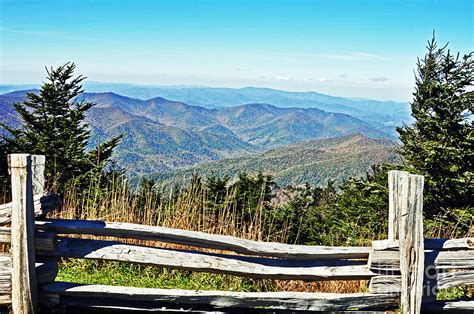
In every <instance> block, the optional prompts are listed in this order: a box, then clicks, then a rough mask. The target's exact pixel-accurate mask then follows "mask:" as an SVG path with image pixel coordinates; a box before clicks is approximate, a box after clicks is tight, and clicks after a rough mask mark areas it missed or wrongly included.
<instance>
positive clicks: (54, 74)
mask: <svg viewBox="0 0 474 314" xmlns="http://www.w3.org/2000/svg"><path fill="white" fill-rule="evenodd" d="M74 69H75V65H74V63H66V64H65V65H63V66H60V67H58V68H56V69H53V68H51V69H49V70H48V69H46V71H47V81H46V82H45V83H44V84H43V86H42V87H41V89H40V91H39V93H38V94H35V93H28V94H27V100H26V101H24V102H23V103H17V104H15V105H14V106H15V110H16V111H17V112H18V114H19V115H20V117H21V118H22V120H23V126H22V127H21V128H20V129H13V128H11V127H9V126H7V125H2V126H3V127H4V128H5V129H6V130H7V131H8V132H9V133H11V136H3V138H2V140H3V142H4V143H5V144H6V146H7V150H8V151H9V152H10V153H14V152H23V153H32V154H44V155H46V161H47V165H46V171H47V175H48V178H49V183H50V188H59V189H61V188H63V187H64V185H65V184H66V183H68V182H70V181H71V180H72V179H74V180H75V181H76V182H75V184H76V186H77V185H78V181H80V180H83V179H85V178H90V176H93V175H96V174H98V173H99V174H100V172H101V171H102V170H103V168H104V166H105V165H106V164H107V162H108V161H109V160H110V157H111V154H112V151H113V149H114V148H115V147H116V146H117V145H118V143H119V140H120V137H116V138H113V139H111V140H110V141H105V142H103V143H100V144H99V145H97V147H95V148H94V149H92V150H88V141H89V139H90V136H91V133H90V129H89V126H88V124H87V123H86V122H85V121H84V119H85V115H86V112H87V110H89V109H90V108H91V107H92V106H94V105H95V104H94V103H92V102H87V101H84V100H81V101H79V100H78V96H80V95H81V93H83V90H82V86H81V82H82V81H83V80H84V79H85V77H83V76H81V75H79V76H77V77H74V76H73V75H74V74H73V73H74Z"/></svg>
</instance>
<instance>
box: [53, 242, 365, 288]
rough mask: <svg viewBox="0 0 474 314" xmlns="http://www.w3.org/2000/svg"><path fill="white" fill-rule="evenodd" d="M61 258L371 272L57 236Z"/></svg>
mask: <svg viewBox="0 0 474 314" xmlns="http://www.w3.org/2000/svg"><path fill="white" fill-rule="evenodd" d="M57 255H58V256H61V257H73V258H86V259H98V260H111V261H123V262H134V263H141V264H149V265H156V266H160V267H167V268H174V269H186V270H192V271H200V272H212V273H223V274H230V275H236V276H246V277H254V278H274V279H301V280H333V279H353V280H357V279H368V278H370V277H372V276H373V275H374V273H372V272H371V271H370V270H369V269H368V266H367V263H366V262H365V261H359V260H358V261H351V260H284V259H273V258H262V257H252V256H236V255H226V254H212V253H205V252H197V251H182V250H172V249H163V248H154V247H144V246H137V245H129V244H124V243H120V242H114V241H101V240H89V239H72V238H59V239H58V248H57Z"/></svg>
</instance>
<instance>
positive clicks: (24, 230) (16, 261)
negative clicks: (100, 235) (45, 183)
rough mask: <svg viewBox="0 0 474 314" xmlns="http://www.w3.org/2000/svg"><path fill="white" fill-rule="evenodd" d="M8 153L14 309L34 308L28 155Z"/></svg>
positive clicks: (33, 253) (32, 221)
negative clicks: (10, 188) (10, 190)
mask: <svg viewBox="0 0 474 314" xmlns="http://www.w3.org/2000/svg"><path fill="white" fill-rule="evenodd" d="M9 157H10V171H11V185H12V205H13V206H12V218H11V232H12V237H11V238H12V239H11V251H12V265H13V268H12V308H13V312H14V313H35V312H36V295H37V285H36V274H35V246H34V237H35V225H34V219H35V218H34V207H33V185H32V173H31V156H30V155H28V154H12V155H9Z"/></svg>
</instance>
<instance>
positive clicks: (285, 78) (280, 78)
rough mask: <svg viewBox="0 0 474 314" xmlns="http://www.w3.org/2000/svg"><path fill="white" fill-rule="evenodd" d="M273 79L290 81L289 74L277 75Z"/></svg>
mask: <svg viewBox="0 0 474 314" xmlns="http://www.w3.org/2000/svg"><path fill="white" fill-rule="evenodd" d="M275 79H276V80H278V81H290V80H291V77H289V76H277V77H275Z"/></svg>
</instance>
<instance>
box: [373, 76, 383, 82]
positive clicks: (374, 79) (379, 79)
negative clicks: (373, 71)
mask: <svg viewBox="0 0 474 314" xmlns="http://www.w3.org/2000/svg"><path fill="white" fill-rule="evenodd" d="M369 81H372V82H386V81H388V77H385V76H375V77H370V78H369Z"/></svg>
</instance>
